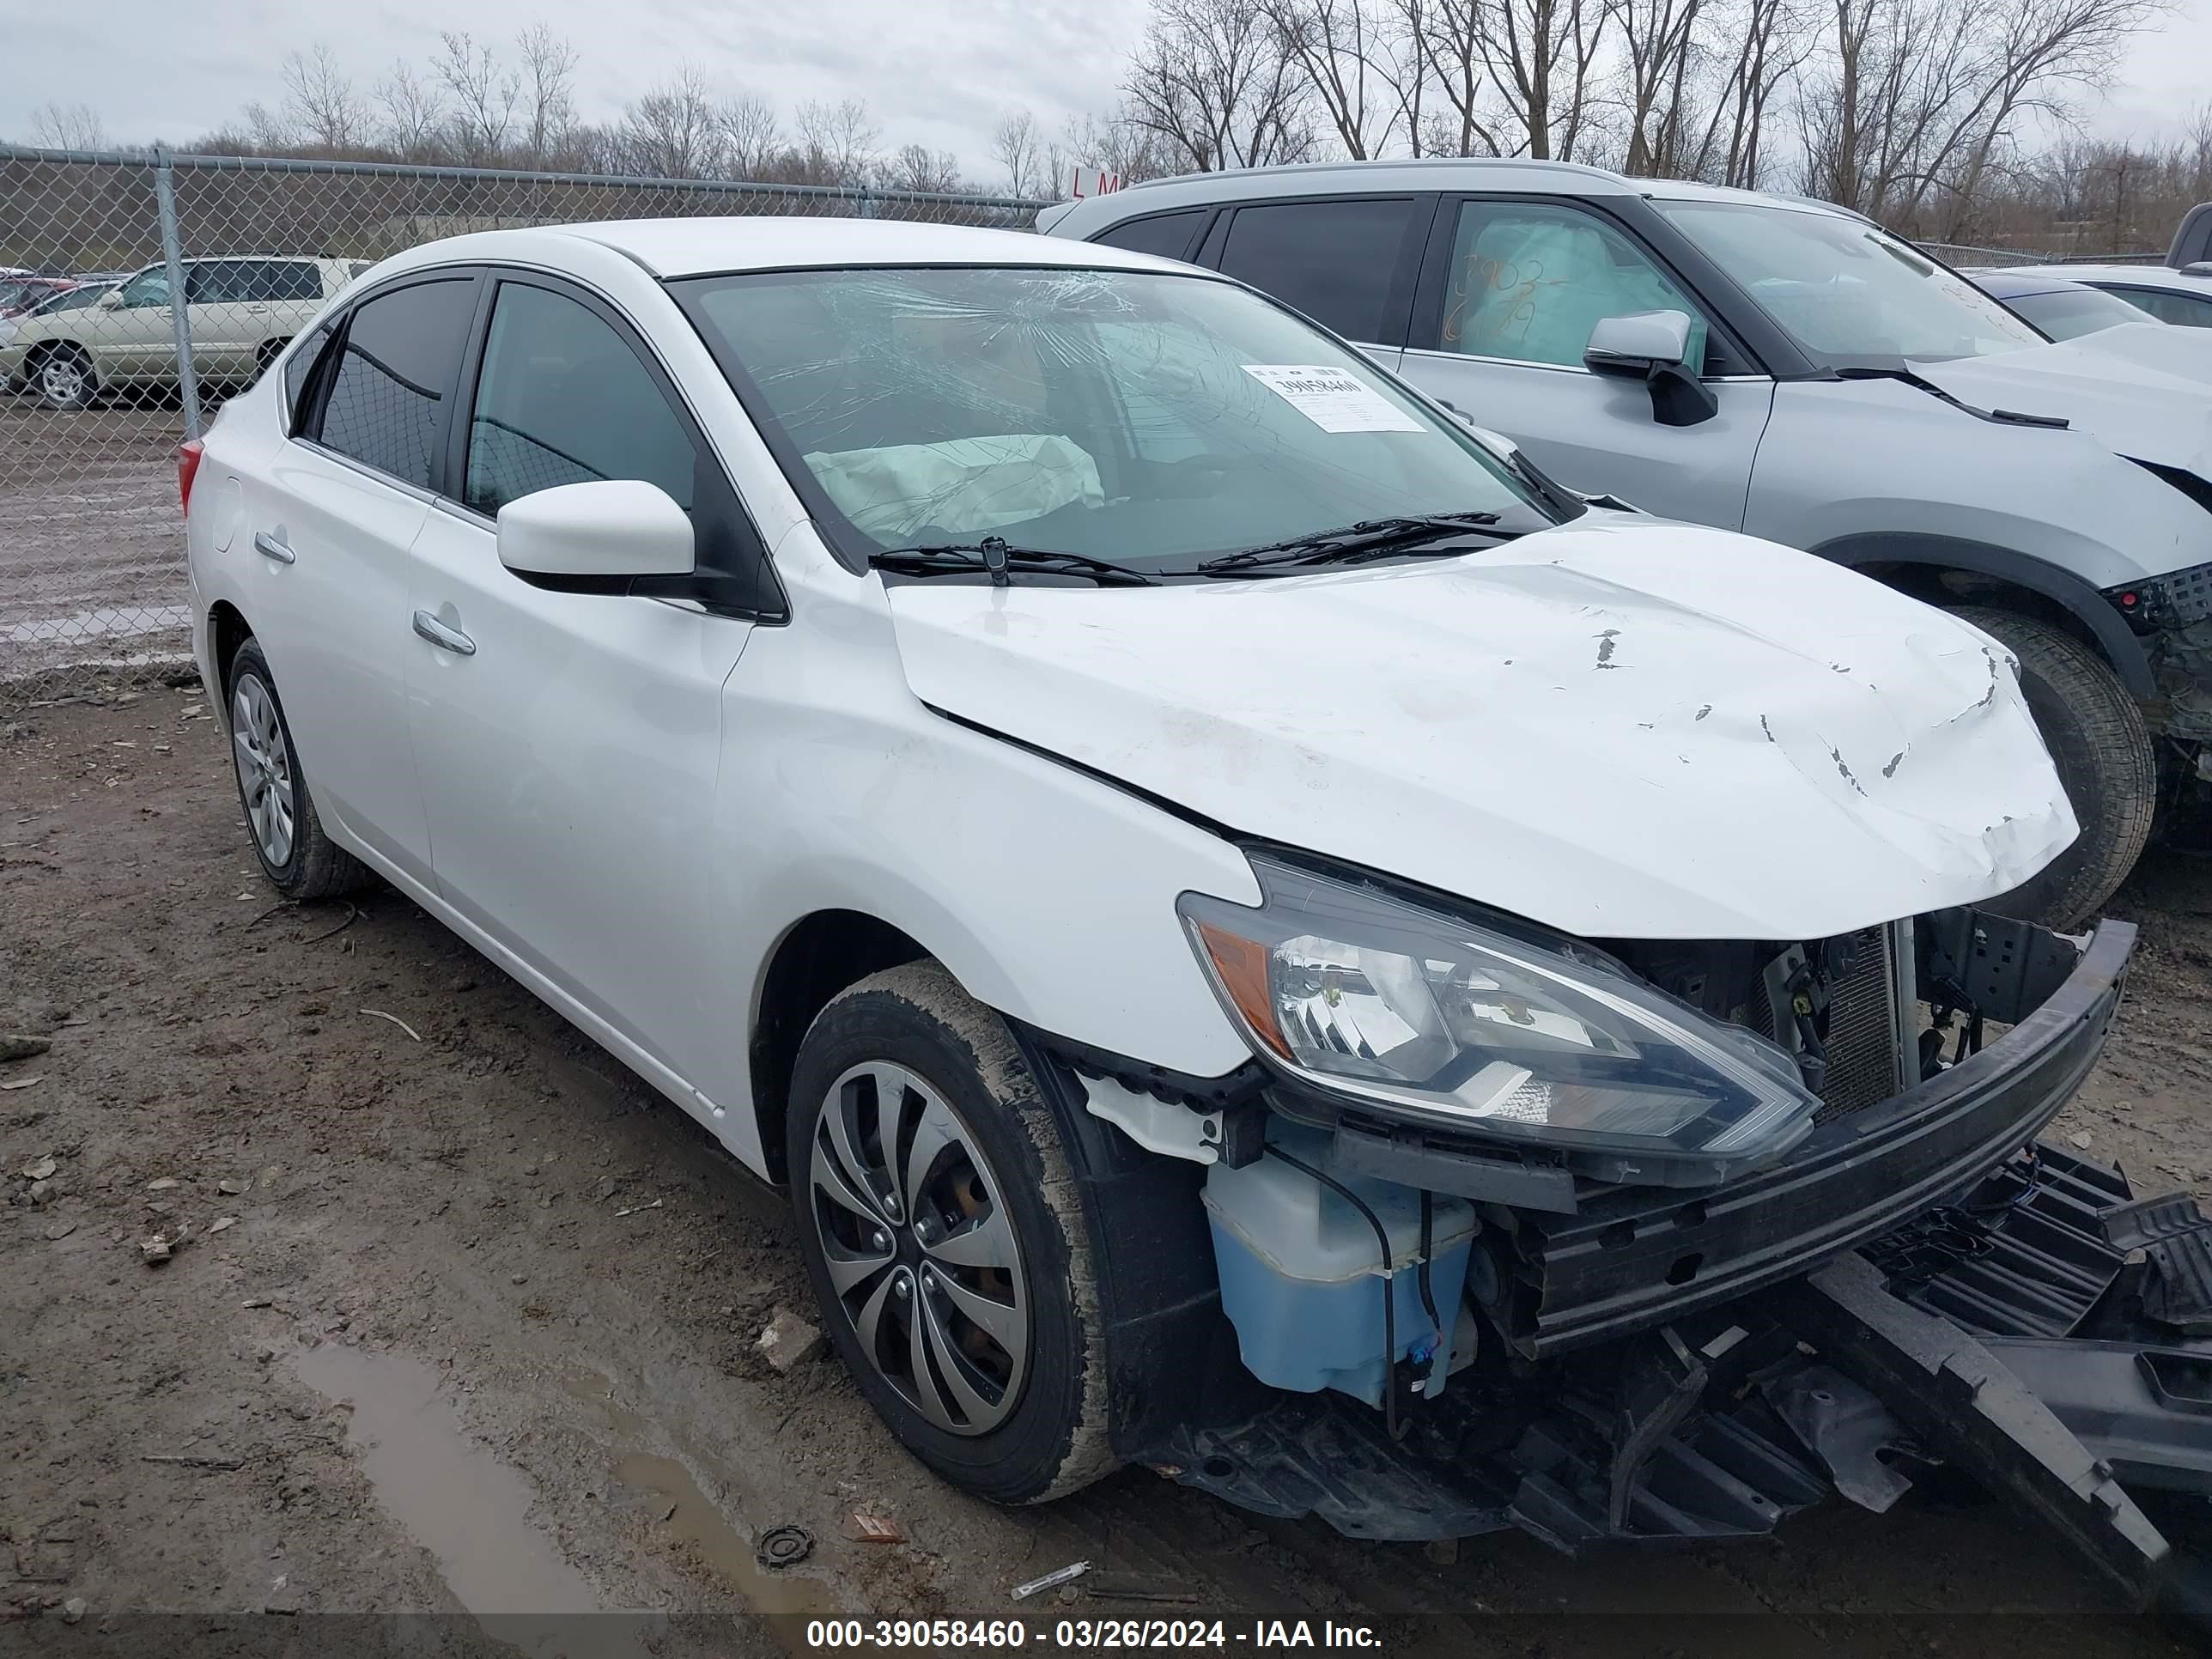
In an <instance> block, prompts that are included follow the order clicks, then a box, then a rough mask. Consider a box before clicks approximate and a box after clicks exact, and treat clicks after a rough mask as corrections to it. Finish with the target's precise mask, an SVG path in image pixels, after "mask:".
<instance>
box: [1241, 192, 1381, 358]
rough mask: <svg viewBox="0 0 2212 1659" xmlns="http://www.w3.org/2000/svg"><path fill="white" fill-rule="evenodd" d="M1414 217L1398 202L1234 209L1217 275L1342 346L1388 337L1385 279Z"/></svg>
mask: <svg viewBox="0 0 2212 1659" xmlns="http://www.w3.org/2000/svg"><path fill="white" fill-rule="evenodd" d="M1412 217H1413V203H1412V202H1411V201H1407V200H1402V199H1401V200H1397V201H1383V202H1362V201H1344V202H1286V203H1283V204H1280V205H1277V206H1270V207H1249V208H1243V209H1240V210H1238V212H1237V218H1236V220H1235V222H1233V223H1231V226H1230V227H1229V240H1228V243H1227V245H1226V246H1224V247H1223V249H1222V251H1221V269H1222V270H1224V271H1225V272H1226V273H1227V274H1228V275H1230V276H1234V277H1236V278H1237V280H1238V281H1240V282H1246V283H1251V284H1252V286H1253V287H1255V288H1256V289H1260V290H1261V292H1262V293H1265V294H1272V295H1274V296H1275V297H1276V298H1277V299H1279V300H1280V301H1282V302H1283V303H1284V304H1285V305H1286V306H1290V307H1293V308H1294V309H1296V310H1298V311H1303V312H1304V313H1305V314H1306V315H1307V316H1309V317H1310V318H1312V319H1314V320H1315V321H1316V322H1317V323H1319V324H1321V325H1322V327H1324V328H1333V329H1334V330H1335V331H1337V332H1338V333H1339V334H1341V335H1343V336H1344V337H1345V338H1346V339H1347V340H1391V339H1395V338H1397V337H1399V336H1398V330H1397V327H1396V321H1397V319H1395V318H1394V317H1392V316H1391V315H1390V279H1391V277H1392V276H1394V275H1395V274H1396V271H1397V269H1398V251H1399V249H1400V248H1401V246H1403V245H1404V243H1405V240H1406V227H1407V223H1408V222H1409V221H1410V220H1411V219H1412Z"/></svg>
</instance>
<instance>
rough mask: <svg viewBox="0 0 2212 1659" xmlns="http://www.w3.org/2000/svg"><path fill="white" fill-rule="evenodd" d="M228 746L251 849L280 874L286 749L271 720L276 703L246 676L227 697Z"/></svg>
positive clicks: (286, 805) (279, 727) (287, 794)
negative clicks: (235, 765)
mask: <svg viewBox="0 0 2212 1659" xmlns="http://www.w3.org/2000/svg"><path fill="white" fill-rule="evenodd" d="M230 748H231V754H232V757H233V758H234V759H235V760H236V761H237V763H238V789H239V793H240V795H242V796H244V797H245V799H246V817H247V818H248V820H250V821H251V822H252V825H253V842H254V845H255V846H257V847H258V848H260V849H261V856H262V857H263V858H264V859H265V860H268V861H269V863H270V865H272V866H275V867H276V868H277V869H280V870H281V869H282V868H283V866H285V865H287V864H289V863H290V862H291V860H292V829H293V805H292V788H293V786H292V750H291V745H290V744H287V743H286V742H285V741H284V723H283V721H282V720H278V719H277V718H276V698H275V697H273V696H270V692H269V688H268V686H266V685H265V684H263V683H262V681H261V680H260V679H259V678H258V677H257V676H255V675H252V674H248V675H246V677H245V678H242V679H240V681H239V683H238V690H236V691H235V692H234V693H233V694H232V696H231V700H230Z"/></svg>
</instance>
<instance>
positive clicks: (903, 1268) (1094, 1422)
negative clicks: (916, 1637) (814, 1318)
mask: <svg viewBox="0 0 2212 1659" xmlns="http://www.w3.org/2000/svg"><path fill="white" fill-rule="evenodd" d="M786 1127H787V1132H788V1133H789V1136H790V1139H789V1140H788V1142H787V1145H788V1146H789V1148H790V1171H791V1195H792V1206H793V1210H794V1211H795V1212H796V1214H797V1218H798V1222H799V1249H800V1253H801V1254H802V1255H804V1256H805V1261H806V1273H807V1277H808V1278H809V1279H811V1281H812V1282H813V1285H814V1293H815V1297H816V1298H817V1301H818V1302H819V1303H820V1304H821V1309H822V1313H823V1322H824V1324H825V1325H826V1327H827V1328H828V1330H829V1339H830V1340H831V1342H832V1343H834V1344H835V1345H836V1349H837V1352H838V1353H839V1355H840V1356H841V1357H842V1358H843V1360H844V1362H845V1364H846V1366H847V1368H848V1370H850V1371H851V1372H852V1374H853V1376H854V1381H855V1382H857V1383H859V1385H860V1392H861V1393H862V1394H864V1395H866V1396H867V1399H868V1403H869V1404H870V1405H872V1406H873V1407H875V1408H876V1411H877V1413H878V1415H880V1416H881V1417H882V1418H883V1419H884V1422H885V1423H886V1424H888V1425H890V1429H891V1431H892V1432H893V1433H894V1434H896V1436H897V1437H898V1438H899V1439H900V1441H901V1442H902V1443H903V1444H904V1445H905V1446H906V1448H907V1449H908V1450H909V1451H911V1452H912V1453H913V1454H914V1455H915V1456H916V1457H919V1458H920V1459H921V1461H922V1462H925V1463H927V1464H928V1465H929V1466H930V1468H933V1469H934V1470H936V1471H937V1473H938V1474H940V1475H942V1476H944V1477H945V1479H946V1480H949V1481H951V1483H952V1484H953V1485H955V1486H961V1487H963V1488H965V1489H966V1490H967V1491H969V1492H974V1493H975V1494H976V1495H978V1496H979V1497H982V1498H989V1499H991V1500H993V1501H994V1502H996V1503H1000V1504H1032V1503H1040V1502H1042V1501H1044V1500H1046V1499H1048V1498H1058V1497H1060V1496H1062V1495H1064V1494H1065V1493H1067V1492H1073V1491H1075V1490H1076V1489H1077V1488H1078V1487H1079V1486H1088V1485H1089V1484H1090V1483H1091V1481H1093V1480H1097V1479H1098V1478H1099V1477H1100V1476H1102V1475H1104V1474H1109V1472H1111V1471H1112V1470H1113V1469H1114V1468H1115V1467H1116V1464H1117V1462H1118V1460H1117V1459H1116V1458H1115V1455H1114V1453H1113V1450H1112V1449H1111V1447H1110V1445H1109V1442H1108V1437H1107V1413H1106V1382H1105V1377H1106V1371H1105V1354H1104V1352H1103V1337H1102V1334H1101V1331H1102V1325H1103V1321H1102V1317H1101V1314H1100V1310H1099V1300H1098V1266H1097V1260H1096V1257H1095V1255H1094V1253H1093V1250H1092V1248H1091V1230H1090V1227H1089V1225H1088V1224H1087V1220H1086V1217H1085V1211H1084V1206H1083V1200H1082V1198H1081V1196H1080V1192H1079V1188H1078V1186H1077V1184H1076V1182H1075V1180H1074V1178H1073V1176H1072V1175H1071V1173H1070V1171H1069V1165H1068V1160H1067V1157H1066V1152H1065V1150H1064V1147H1063V1145H1062V1141H1061V1138H1060V1128H1059V1127H1058V1125H1057V1123H1056V1122H1055V1121H1054V1115H1053V1111H1052V1109H1051V1108H1050V1107H1048V1105H1047V1104H1046V1103H1045V1102H1044V1101H1043V1099H1042V1097H1040V1095H1039V1093H1038V1091H1037V1086H1036V1080H1035V1079H1034V1078H1032V1077H1031V1076H1030V1071H1029V1068H1028V1066H1026V1065H1024V1063H1023V1060H1022V1057H1021V1054H1020V1052H1019V1050H1018V1049H1017V1048H1016V1047H1015V1045H1014V1041H1013V1037H1012V1034H1011V1033H1010V1032H1008V1030H1006V1024H1005V1023H1004V1022H1003V1021H1002V1020H1000V1018H999V1017H998V1015H996V1014H995V1013H993V1012H991V1011H990V1010H989V1009H987V1008H986V1007H984V1006H982V1005H981V1004H980V1003H978V1002H976V1001H975V1000H974V999H973V998H971V997H970V996H969V995H968V994H967V993H966V992H964V991H963V990H962V989H961V988H960V987H959V985H958V983H957V981H955V980H954V979H953V978H952V976H951V975H950V974H948V973H946V972H945V969H942V968H940V967H939V966H938V965H937V964H936V963H929V962H918V963H908V964H907V965H905V966H903V967H899V968H892V969H886V970H884V972H882V973H879V974H875V975H871V976H870V977H868V978H866V979H864V980H862V981H860V983H859V984H857V985H854V986H852V987H849V988H848V989H847V990H845V991H843V992H842V993H840V994H838V996H837V997H836V999H835V1000H832V1001H831V1002H830V1004H829V1006H828V1007H826V1008H824V1009H823V1011H822V1012H821V1014H820V1015H819V1016H818V1017H817V1018H816V1020H815V1022H814V1024H813V1025H812V1027H811V1029H810V1030H808V1031H807V1034H806V1036H805V1041H804V1042H802V1043H801V1044H800V1046H799V1060H798V1064H797V1066H796V1067H795V1068H794V1070H793V1077H792V1085H791V1098H790V1102H789V1103H788V1106H787V1119H786ZM910 1149H919V1150H920V1151H921V1157H919V1158H915V1157H914V1156H912V1155H911V1150H910ZM984 1263H988V1264H989V1265H979V1264H984ZM948 1280H949V1281H950V1282H949V1284H948V1282H947V1281H948ZM971 1316H977V1317H971ZM994 1332H995V1333H996V1334H995V1335H994ZM916 1367H920V1369H921V1372H922V1373H923V1374H922V1375H920V1376H917V1375H916V1374H915V1368H916Z"/></svg>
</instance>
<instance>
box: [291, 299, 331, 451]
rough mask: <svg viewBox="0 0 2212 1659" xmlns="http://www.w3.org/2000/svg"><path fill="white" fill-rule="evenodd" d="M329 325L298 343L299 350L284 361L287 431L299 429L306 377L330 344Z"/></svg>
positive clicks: (323, 326)
mask: <svg viewBox="0 0 2212 1659" xmlns="http://www.w3.org/2000/svg"><path fill="white" fill-rule="evenodd" d="M331 326H332V325H331V324H329V323H325V324H324V325H322V326H321V327H320V328H318V329H316V330H315V331H314V332H313V333H312V334H310V335H308V336H307V338H306V339H304V340H302V341H301V342H300V346H299V349H297V350H296V351H295V352H293V354H292V355H291V356H289V357H287V358H286V359H285V360H284V425H285V428H286V429H287V430H289V431H293V432H296V431H298V430H299V429H300V398H301V394H302V393H304V392H306V391H307V377H308V376H309V375H311V374H313V373H314V372H315V361H316V359H318V358H319V357H320V356H322V355H323V349H324V348H325V346H327V345H329V344H330V343H331Z"/></svg>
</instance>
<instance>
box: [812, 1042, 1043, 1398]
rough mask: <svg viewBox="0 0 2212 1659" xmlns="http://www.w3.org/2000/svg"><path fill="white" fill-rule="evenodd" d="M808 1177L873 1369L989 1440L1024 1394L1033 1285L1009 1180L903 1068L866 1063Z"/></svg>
mask: <svg viewBox="0 0 2212 1659" xmlns="http://www.w3.org/2000/svg"><path fill="white" fill-rule="evenodd" d="M807 1182H808V1188H809V1193H808V1196H809V1200H810V1202H811V1204H812V1206H813V1218H814V1223H815V1226H816V1228H817V1231H818V1232H819V1234H820V1237H821V1241H822V1254H823V1260H824V1261H825V1263H826V1264H827V1266H828V1268H829V1280H830V1283H831V1285H833V1286H834V1287H835V1290H836V1300H837V1304H838V1308H839V1310H840V1311H841V1312H842V1315H843V1316H844V1317H845V1318H847V1319H848V1320H849V1321H850V1322H851V1323H852V1328H853V1330H854V1334H855V1335H856V1336H857V1337H858V1338H859V1340H860V1350H861V1352H862V1353H863V1354H865V1355H866V1358H867V1361H868V1363H869V1364H871V1365H872V1366H873V1367H874V1368H875V1369H876V1370H877V1371H878V1373H879V1374H880V1375H881V1376H883V1378H884V1381H885V1382H886V1383H889V1384H890V1386H891V1388H892V1389H894V1390H895V1391H896V1393H897V1394H898V1395H899V1396H900V1398H902V1400H904V1401H906V1402H907V1403H908V1405H910V1406H911V1407H914V1409H915V1411H917V1412H919V1413H921V1415H922V1416H923V1417H925V1418H927V1419H928V1420H929V1421H930V1422H931V1423H933V1424H934V1425H936V1426H937V1427H938V1428H940V1429H943V1430H945V1431H948V1432H950V1433H953V1434H960V1435H978V1434H983V1433H987V1432H988V1431H990V1430H992V1429H994V1428H995V1427H997V1426H998V1425H1000V1423H1002V1422H1004V1421H1005V1420H1006V1418H1007V1417H1008V1416H1009V1415H1010V1414H1011V1413H1012V1411H1013V1409H1014V1407H1015V1406H1016V1405H1017V1404H1018V1403H1019V1401H1020V1399H1021V1391H1022V1383H1023V1381H1024V1378H1025V1376H1027V1373H1028V1368H1029V1357H1030V1297H1029V1286H1028V1282H1027V1279H1026V1276H1025V1274H1024V1268H1023V1264H1022V1254H1021V1248H1020V1245H1019V1243H1018V1241H1017V1240H1016V1238H1015V1237H1014V1229H1013V1218H1012V1213H1011V1212H1009V1211H1008V1209H1007V1208H1006V1202H1005V1198H1004V1194H1005V1188H1003V1187H1002V1186H1001V1184H1000V1180H999V1176H998V1174H997V1172H996V1171H995V1170H993V1169H992V1168H991V1165H990V1163H989V1161H988V1160H987V1158H985V1157H984V1155H983V1152H982V1149H981V1146H979V1145H978V1144H977V1143H976V1141H975V1137H974V1136H972V1135H971V1134H970V1133H969V1131H968V1129H967V1127H966V1126H965V1125H964V1124H963V1123H962V1122H961V1121H960V1118H959V1115H958V1114H957V1113H956V1112H955V1111H954V1110H953V1109H952V1108H951V1105H950V1104H948V1103H946V1101H945V1098H944V1097H943V1096H942V1095H940V1094H939V1092H938V1091H936V1090H935V1089H934V1088H933V1087H932V1086H931V1085H929V1084H928V1083H927V1082H925V1081H924V1080H923V1079H921V1077H920V1076H918V1075H917V1074H916V1073H913V1072H911V1071H909V1070H908V1069H907V1068H906V1067H905V1066H897V1065H893V1064H891V1063H890V1062H889V1061H875V1062H871V1063H869V1064H866V1065H861V1066H854V1067H853V1068H852V1069H851V1070H849V1071H848V1072H846V1073H844V1075H843V1076H842V1077H840V1078H839V1079H837V1081H836V1083H835V1084H834V1085H832V1086H831V1088H830V1090H829V1095H828V1097H827V1098H826V1099H825V1100H824V1101H823V1103H822V1109H821V1111H820V1112H819V1114H818V1115H817V1117H816V1119H815V1127H814V1144H813V1146H812V1147H811V1152H810V1156H809V1159H808V1172H807Z"/></svg>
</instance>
